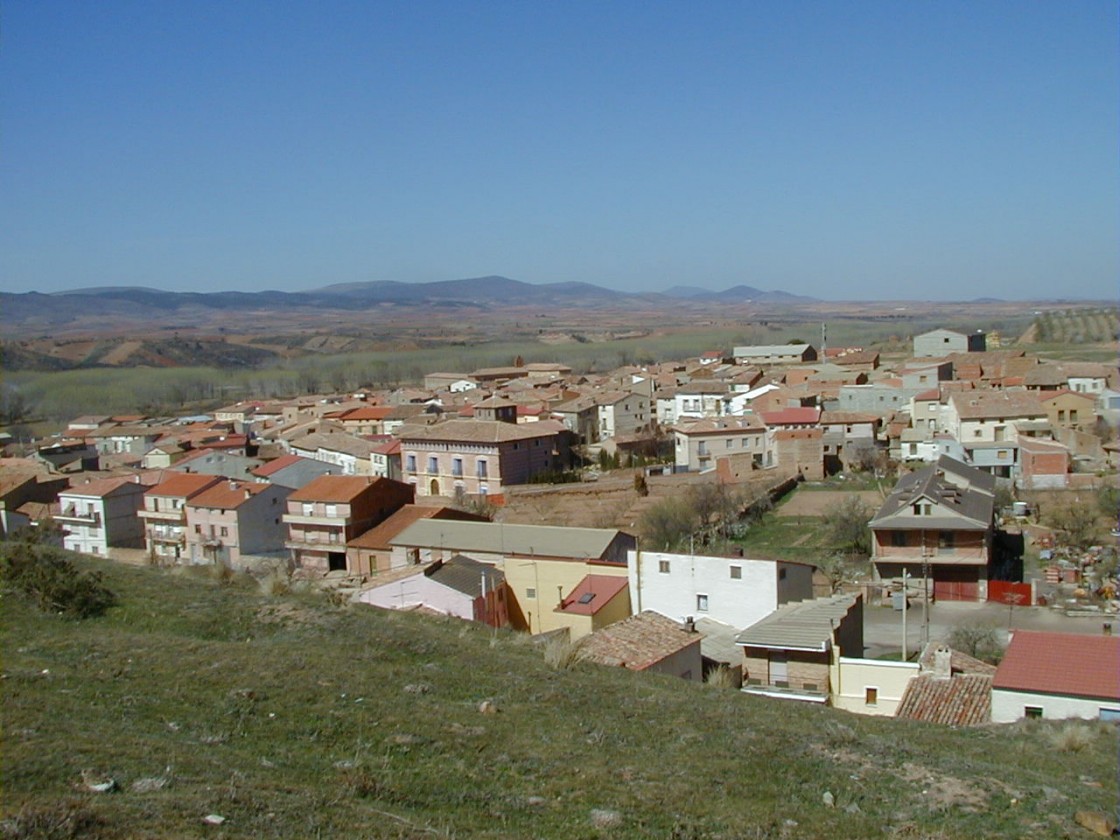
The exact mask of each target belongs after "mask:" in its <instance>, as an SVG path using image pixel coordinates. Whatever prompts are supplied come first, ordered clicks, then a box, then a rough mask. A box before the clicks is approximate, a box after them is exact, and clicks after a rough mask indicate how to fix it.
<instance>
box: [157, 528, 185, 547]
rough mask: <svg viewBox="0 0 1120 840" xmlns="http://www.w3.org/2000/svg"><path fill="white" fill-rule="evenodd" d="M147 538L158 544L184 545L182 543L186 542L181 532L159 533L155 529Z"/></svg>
mask: <svg viewBox="0 0 1120 840" xmlns="http://www.w3.org/2000/svg"><path fill="white" fill-rule="evenodd" d="M148 538H149V539H150V540H151V541H152V542H153V543H158V544H159V545H178V546H184V545H186V544H187V538H186V537H185V536H184V535H183V534H172V533H162V534H161V533H158V532H156V531H152V532H150V533H149V534H148Z"/></svg>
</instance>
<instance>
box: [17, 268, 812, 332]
mask: <svg viewBox="0 0 1120 840" xmlns="http://www.w3.org/2000/svg"><path fill="white" fill-rule="evenodd" d="M628 299H635V300H639V299H640V300H645V301H647V302H655V301H657V300H659V299H662V300H665V301H666V303H670V302H671V301H673V300H688V301H694V302H697V303H747V302H769V303H776V302H789V303H794V302H797V301H811V300H813V298H806V297H799V296H797V295H791V294H788V293H786V292H764V291H761V290H759V289H755V288H753V287H751V286H735V287H733V288H730V289H726V290H724V291H722V292H712V291H709V290H707V289H700V288H692V287H681V286H678V287H675V288H673V289H669V290H667V291H665V292H662V293H642V294H634V293H629V292H618V291H614V290H612V289H607V288H604V287H602V286H596V285H593V284H591V283H576V282H571V283H544V284H539V285H538V284H533V283H524V282H521V281H520V280H511V279H510V278H508V277H498V276H489V277H472V278H468V279H463V280H446V281H441V282H436V283H397V282H393V281H375V282H369V283H344V284H336V285H332V286H325V287H323V288H321V289H312V290H309V291H305V292H280V291H262V292H209V293H199V292H166V291H161V290H159V289H152V288H147V287H142V286H102V287H97V288H87V289H74V290H72V291H66V292H53V293H50V294H42V293H39V292H25V293H18V294H13V293H10V292H0V323H8V324H18V323H26V322H28V321H35V322H39V323H43V324H51V323H56V324H58V323H68V322H71V321H74V320H75V319H80V318H97V317H126V318H127V317H135V318H137V319H141V318H144V317H145V316H147V315H153V316H154V315H157V314H167V313H171V312H185V311H189V310H192V309H195V308H204V309H210V310H234V311H236V310H252V311H261V310H269V309H283V310H289V309H296V308H309V309H345V310H354V309H363V308H372V307H376V306H383V305H388V304H391V305H398V306H419V305H422V306H439V307H449V308H453V307H461V306H485V307H500V306H526V305H546V304H554V305H555V304H559V305H562V306H565V307H580V306H587V307H594V306H600V305H603V304H604V303H619V302H623V301H625V300H628Z"/></svg>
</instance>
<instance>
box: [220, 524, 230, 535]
mask: <svg viewBox="0 0 1120 840" xmlns="http://www.w3.org/2000/svg"><path fill="white" fill-rule="evenodd" d="M221 535H222V536H223V537H228V536H229V528H227V527H226V526H225V525H223V526H222V533H221Z"/></svg>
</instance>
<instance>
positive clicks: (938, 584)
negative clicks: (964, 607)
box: [933, 567, 980, 601]
mask: <svg viewBox="0 0 1120 840" xmlns="http://www.w3.org/2000/svg"><path fill="white" fill-rule="evenodd" d="M979 580H980V570H979V569H978V568H967V567H966V568H951V567H950V568H946V569H935V570H934V572H933V598H934V600H935V601H975V600H977V599H978V598H979V597H980V584H979Z"/></svg>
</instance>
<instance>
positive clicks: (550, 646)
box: [544, 636, 581, 671]
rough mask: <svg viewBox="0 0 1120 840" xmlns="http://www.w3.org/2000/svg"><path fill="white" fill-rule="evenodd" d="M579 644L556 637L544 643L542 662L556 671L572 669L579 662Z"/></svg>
mask: <svg viewBox="0 0 1120 840" xmlns="http://www.w3.org/2000/svg"><path fill="white" fill-rule="evenodd" d="M580 647H581V645H580V644H579V642H570V641H568V639H567V638H566V637H564V636H556V637H554V638H551V639H549V640H548V641H547V642H545V645H544V661H545V663H546V664H547V665H548V666H549V667H550V668H554V669H555V670H557V671H567V670H569V669H570V668H574V667H575V665H576V663H577V662H579V661H580Z"/></svg>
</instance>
